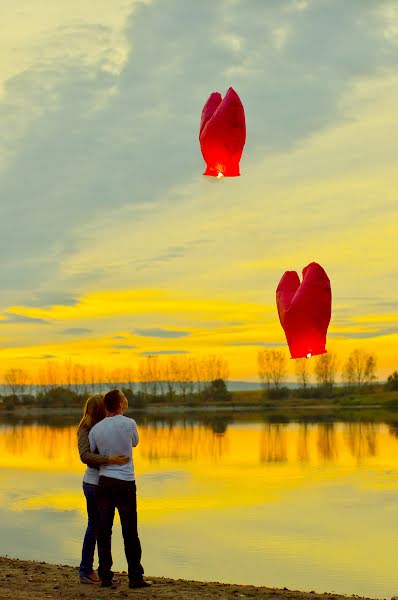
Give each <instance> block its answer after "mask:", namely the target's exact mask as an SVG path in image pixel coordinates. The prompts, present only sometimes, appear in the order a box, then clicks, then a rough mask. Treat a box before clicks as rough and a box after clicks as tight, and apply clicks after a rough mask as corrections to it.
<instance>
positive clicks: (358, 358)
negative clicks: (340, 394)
mask: <svg viewBox="0 0 398 600" xmlns="http://www.w3.org/2000/svg"><path fill="white" fill-rule="evenodd" d="M343 377H344V379H345V380H346V382H347V383H348V384H349V385H356V386H357V387H358V388H361V387H362V386H364V385H369V384H370V383H372V381H374V380H375V379H376V356H375V355H374V354H370V353H369V352H365V351H364V350H360V349H356V350H353V351H352V352H351V354H350V355H349V357H348V359H347V362H346V363H345V365H344V369H343Z"/></svg>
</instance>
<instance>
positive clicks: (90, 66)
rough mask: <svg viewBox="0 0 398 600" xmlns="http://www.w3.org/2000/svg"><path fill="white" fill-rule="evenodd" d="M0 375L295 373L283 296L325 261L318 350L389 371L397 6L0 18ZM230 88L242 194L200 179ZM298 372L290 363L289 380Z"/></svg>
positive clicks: (71, 10)
mask: <svg viewBox="0 0 398 600" xmlns="http://www.w3.org/2000/svg"><path fill="white" fill-rule="evenodd" d="M0 16H1V18H0V132H1V134H0V199H1V200H0V264H1V267H0V269H1V271H0V272H1V282H2V290H1V292H2V293H1V295H0V358H1V364H2V368H3V369H6V368H10V367H16V366H17V367H19V368H23V369H25V370H27V371H29V372H32V373H33V372H35V371H37V370H38V369H40V367H41V366H42V365H43V362H44V361H46V360H48V359H53V360H55V361H61V362H62V361H64V360H65V359H67V358H71V359H72V360H74V361H76V362H79V363H82V364H87V365H90V364H94V363H96V364H102V365H104V366H105V367H109V368H110V367H118V366H126V365H132V366H133V367H134V365H137V363H138V362H139V361H140V359H141V357H142V356H144V355H145V354H146V353H148V352H150V353H160V354H162V355H165V356H173V355H174V354H173V353H178V354H186V355H189V356H193V357H200V356H206V355H210V354H212V355H213V354H215V355H220V356H223V357H224V358H225V359H226V360H227V361H228V363H229V365H230V377H231V378H232V379H247V380H255V379H256V378H257V363H256V356H257V352H258V351H259V350H260V349H262V348H263V347H270V348H278V349H281V350H283V351H284V352H286V356H288V352H287V347H286V342H285V338H284V333H283V330H282V328H281V326H280V324H279V320H278V315H277V310H276V304H275V289H276V287H277V285H278V282H279V280H280V278H281V276H282V275H283V273H284V272H285V271H286V270H296V271H298V272H299V273H301V271H302V269H303V268H304V267H305V266H306V265H307V264H309V263H310V262H312V261H316V262H318V263H319V264H321V265H322V266H323V268H324V269H325V270H326V272H327V274H328V275H329V278H330V280H331V284H332V294H333V307H332V320H331V324H330V327H329V335H328V342H327V349H328V351H332V352H335V353H336V354H337V355H338V356H339V359H340V361H341V363H343V361H344V360H345V359H346V357H347V356H348V354H349V353H350V352H351V351H352V350H353V349H355V348H360V349H363V350H365V351H367V352H374V353H375V354H376V355H377V360H378V369H377V375H378V377H379V378H380V379H383V378H385V377H386V376H387V375H388V374H389V373H391V372H392V371H393V370H394V369H397V368H398V283H397V268H396V260H397V259H396V240H397V234H398V207H397V201H396V195H397V192H396V190H397V187H398V186H397V184H398V172H397V169H396V157H397V153H398V120H397V118H396V106H397V102H398V71H397V64H398V7H397V5H396V3H395V2H391V1H384V0H379V1H378V2H373V1H369V0H352V1H351V2H349V3H348V2H346V1H345V0H316V1H311V0H308V1H305V0H281V1H280V2H278V3H275V2H266V1H264V0H241V1H239V0H220V1H219V2H217V3H214V2H213V1H212V0H202V1H201V2H200V3H199V2H193V1H190V2H187V1H186V0H152V1H149V0H148V1H146V0H114V1H113V2H112V3H109V2H107V1H106V0H95V2H94V1H93V0H87V1H86V2H84V3H81V2H77V0H68V1H66V0H58V2H56V3H54V2H51V1H50V0H29V1H28V0H20V1H19V2H18V6H17V7H16V6H15V5H12V3H2V5H1V7H0ZM230 86H232V87H233V88H234V89H235V90H236V91H237V93H238V94H239V95H240V97H241V99H242V102H243V104H244V107H245V113H246V124H247V140H246V146H245V150H244V154H243V157H242V160H241V177H240V178H230V179H227V178H225V179H223V180H215V179H213V178H208V177H203V175H202V173H203V171H204V162H203V159H202V156H201V153H200V147H199V143H198V130H199V121H200V113H201V110H202V107H203V104H204V103H205V101H206V99H207V97H208V96H209V94H210V93H211V92H213V91H219V92H220V93H221V94H222V95H224V94H225V92H226V90H227V89H228V87H230ZM288 367H289V371H290V372H291V373H293V372H294V361H289V362H288Z"/></svg>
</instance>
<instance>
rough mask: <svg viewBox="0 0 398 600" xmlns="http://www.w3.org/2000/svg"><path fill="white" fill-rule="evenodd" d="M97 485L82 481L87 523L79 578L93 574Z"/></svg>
mask: <svg viewBox="0 0 398 600" xmlns="http://www.w3.org/2000/svg"><path fill="white" fill-rule="evenodd" d="M97 487H98V486H97V485H94V484H93V483H86V482H85V481H83V491H84V495H85V496H86V504H87V515H88V523H87V529H86V534H85V536H84V542H83V549H82V561H81V563H80V569H79V575H80V577H87V576H88V575H91V573H92V572H93V563H94V550H95V543H96V541H97V525H98V523H97V520H98V510H97V502H96V490H97Z"/></svg>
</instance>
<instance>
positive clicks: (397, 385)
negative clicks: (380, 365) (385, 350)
mask: <svg viewBox="0 0 398 600" xmlns="http://www.w3.org/2000/svg"><path fill="white" fill-rule="evenodd" d="M386 387H387V389H388V390H398V371H394V373H392V374H391V375H389V376H388V377H387V384H386Z"/></svg>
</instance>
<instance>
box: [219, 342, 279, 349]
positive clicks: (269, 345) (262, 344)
mask: <svg viewBox="0 0 398 600" xmlns="http://www.w3.org/2000/svg"><path fill="white" fill-rule="evenodd" d="M227 345H228V346H260V347H262V348H274V347H275V348H277V347H279V346H286V343H285V342H231V343H230V344H227Z"/></svg>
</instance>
